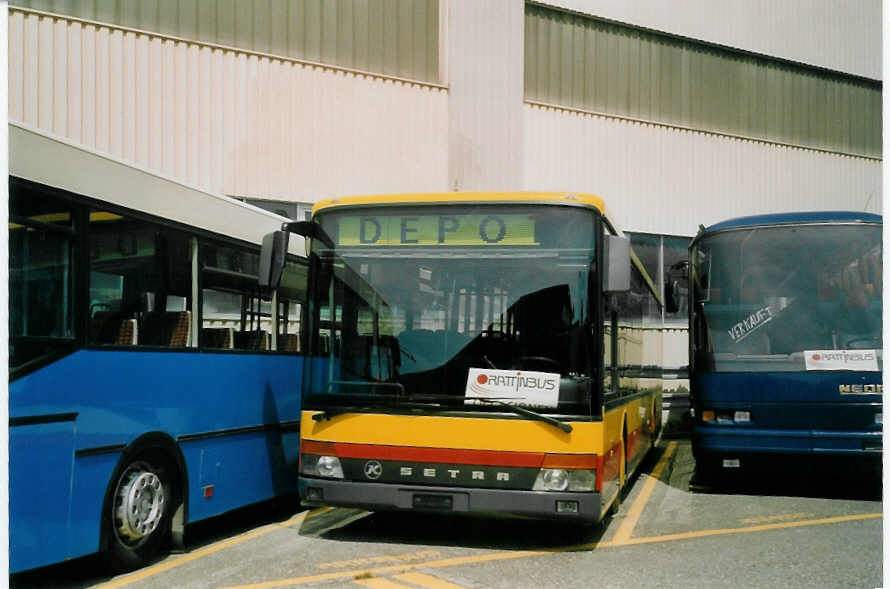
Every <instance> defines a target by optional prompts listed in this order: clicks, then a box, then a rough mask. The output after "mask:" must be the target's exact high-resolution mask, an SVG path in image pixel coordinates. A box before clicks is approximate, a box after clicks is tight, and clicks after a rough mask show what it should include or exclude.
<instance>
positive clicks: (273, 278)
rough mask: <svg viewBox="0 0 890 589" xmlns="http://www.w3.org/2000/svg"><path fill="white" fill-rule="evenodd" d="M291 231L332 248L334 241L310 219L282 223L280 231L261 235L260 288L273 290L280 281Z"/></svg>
mask: <svg viewBox="0 0 890 589" xmlns="http://www.w3.org/2000/svg"><path fill="white" fill-rule="evenodd" d="M291 233H296V234H297V235H302V236H303V237H308V238H310V239H317V240H318V241H320V242H321V243H323V244H324V245H325V246H326V247H329V248H333V247H334V242H333V240H331V238H330V237H329V236H328V234H327V233H325V231H324V229H322V228H321V226H320V225H318V224H317V223H313V222H312V221H291V222H289V223H282V224H281V230H280V231H273V232H272V233H268V234H266V235H265V236H264V237H263V246H262V249H261V250H260V273H259V279H258V281H257V282H258V284H259V286H260V288H263V289H270V290H275V289H277V288H278V286H279V284H280V283H281V274H282V272H283V271H284V264H285V261H286V259H287V246H288V236H289V235H290V234H291Z"/></svg>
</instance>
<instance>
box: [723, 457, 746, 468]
mask: <svg viewBox="0 0 890 589" xmlns="http://www.w3.org/2000/svg"><path fill="white" fill-rule="evenodd" d="M740 466H742V461H741V460H739V459H738V458H724V459H723V468H739V467H740Z"/></svg>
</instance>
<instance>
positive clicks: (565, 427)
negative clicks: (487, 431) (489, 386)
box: [472, 397, 572, 434]
mask: <svg viewBox="0 0 890 589" xmlns="http://www.w3.org/2000/svg"><path fill="white" fill-rule="evenodd" d="M472 398H473V399H474V400H476V401H481V402H483V403H493V404H495V405H500V406H501V407H504V408H506V409H509V410H510V411H512V412H513V413H516V414H517V415H522V416H524V417H531V418H532V419H536V420H538V421H543V422H544V423H549V424H550V425H553V426H556V427H558V428H559V429H561V430H562V431H564V432H565V433H567V434H570V433H572V426H571V425H569V424H568V423H566V422H564V421H560V420H558V419H556V418H555V417H550V416H549V415H543V414H541V413H538V412H537V411H532V410H531V409H526V408H525V407H520V406H519V405H513V404H512V403H507V402H506V401H502V400H500V399H497V398H495V397H472Z"/></svg>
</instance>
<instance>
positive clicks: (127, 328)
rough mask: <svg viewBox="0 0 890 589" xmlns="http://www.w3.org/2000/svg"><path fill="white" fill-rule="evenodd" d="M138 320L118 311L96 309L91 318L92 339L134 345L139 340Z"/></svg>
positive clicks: (117, 344)
mask: <svg viewBox="0 0 890 589" xmlns="http://www.w3.org/2000/svg"><path fill="white" fill-rule="evenodd" d="M138 337H139V328H138V324H137V323H136V320H135V319H133V318H132V317H128V316H127V315H126V314H124V313H120V312H118V311H96V312H94V313H93V316H92V317H91V318H90V341H91V342H93V343H97V344H106V345H113V346H134V345H136V343H137V342H138Z"/></svg>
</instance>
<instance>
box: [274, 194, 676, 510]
mask: <svg viewBox="0 0 890 589" xmlns="http://www.w3.org/2000/svg"><path fill="white" fill-rule="evenodd" d="M282 229H283V230H282V231H281V232H277V233H276V234H274V235H270V236H267V237H268V238H267V240H266V242H265V247H264V260H265V262H264V264H265V265H266V270H265V271H264V277H263V278H261V280H263V281H264V282H266V283H267V284H268V285H270V286H274V283H275V280H274V275H275V274H276V273H277V271H276V270H275V264H274V263H273V262H272V261H273V260H275V259H276V254H275V249H276V247H277V248H279V249H280V248H281V247H282V246H283V245H286V238H287V233H288V232H293V233H298V234H300V235H303V236H305V237H308V238H310V240H311V247H310V256H309V257H310V278H309V282H310V285H309V292H310V295H309V297H308V300H309V303H308V304H307V305H306V306H305V315H304V318H303V320H304V322H305V325H306V326H307V329H306V331H305V333H306V334H307V335H306V341H305V342H304V349H305V350H307V353H308V355H309V358H307V365H306V367H305V369H304V380H303V383H302V384H303V413H302V417H301V448H300V453H301V456H300V460H301V462H300V479H299V489H300V495H301V498H302V499H303V503H304V505H307V506H320V505H330V506H349V507H360V508H364V509H369V510H433V511H448V512H455V513H478V514H497V513H499V514H512V515H521V516H532V517H542V518H557V519H565V520H571V521H578V522H591V521H598V520H600V519H601V518H602V517H603V516H604V515H605V514H606V513H607V512H608V511H609V509H610V508H612V507H613V506H615V505H617V502H618V498H619V493H620V491H621V488H622V486H623V485H625V484H626V481H627V480H628V478H629V475H630V474H631V473H632V472H633V471H634V469H635V468H637V467H638V465H639V464H640V462H641V460H642V458H643V457H644V455H645V454H646V453H647V451H648V450H649V449H650V448H651V447H652V445H653V444H654V441H655V438H656V436H657V434H658V432H659V429H660V424H661V419H660V417H661V367H660V363H661V339H660V335H659V331H658V330H657V329H651V328H647V325H646V322H645V317H648V316H652V315H653V314H658V313H660V309H661V300H660V298H659V294H658V292H659V289H658V288H656V286H655V284H654V283H653V281H652V279H651V278H650V277H649V276H648V275H647V273H646V271H645V269H644V268H643V266H642V265H641V263H640V261H639V260H638V259H637V258H636V256H635V255H634V254H633V253H632V252H631V249H630V245H629V239H628V238H626V237H624V236H623V235H622V234H621V232H620V231H618V230H617V228H616V227H615V225H614V224H613V223H612V221H611V220H610V219H609V216H608V215H607V214H606V209H605V206H604V204H603V201H602V199H601V198H599V197H597V196H593V195H585V194H568V193H555V192H554V193H550V192H514V193H441V194H400V195H382V196H381V195H377V196H364V197H343V198H337V199H334V200H326V201H322V202H319V203H318V204H317V205H316V206H315V208H314V210H313V217H312V220H311V221H303V222H295V223H290V224H287V225H285V226H284V227H283V228H282Z"/></svg>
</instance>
